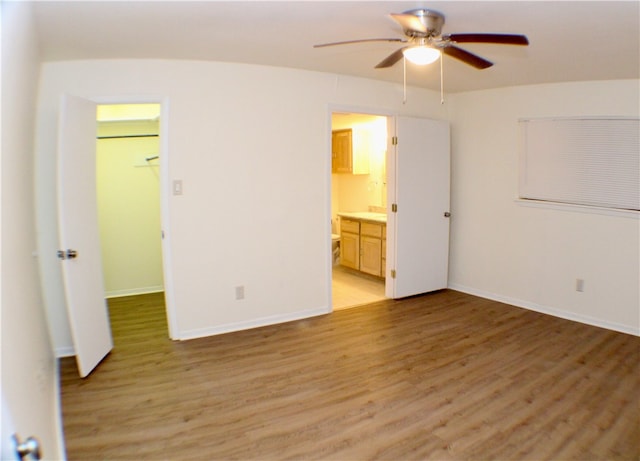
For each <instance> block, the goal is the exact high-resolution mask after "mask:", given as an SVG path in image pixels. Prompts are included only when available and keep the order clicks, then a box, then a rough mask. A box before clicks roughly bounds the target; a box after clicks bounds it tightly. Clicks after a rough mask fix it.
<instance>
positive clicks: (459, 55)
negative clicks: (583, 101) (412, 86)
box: [314, 9, 529, 69]
mask: <svg viewBox="0 0 640 461" xmlns="http://www.w3.org/2000/svg"><path fill="white" fill-rule="evenodd" d="M390 16H391V18H392V19H394V20H395V21H396V22H397V23H398V24H400V26H402V29H403V31H404V35H405V36H406V37H405V38H370V39H362V40H347V41H342V42H332V43H323V44H319V45H314V48H322V47H327V46H335V45H347V44H352V43H363V42H400V43H406V44H407V45H406V46H403V47H402V48H400V49H398V50H396V51H394V52H393V53H391V54H390V55H389V56H387V57H386V58H384V59H383V60H382V61H380V62H379V63H378V65H376V66H375V67H376V69H381V68H385V67H391V66H393V65H394V64H395V63H397V62H398V61H399V60H400V59H402V58H403V57H404V58H406V59H408V60H409V61H411V62H414V63H416V64H430V63H432V62H434V61H436V60H437V59H438V58H439V57H440V55H441V53H444V54H446V55H447V56H451V57H452V58H455V59H458V60H460V61H462V62H464V63H466V64H469V65H470V66H473V67H475V68H476V69H486V68H488V67H491V66H493V63H492V62H491V61H488V60H486V59H484V58H482V57H480V56H478V55H476V54H473V53H470V52H468V51H466V50H463V49H462V48H459V47H458V46H456V45H457V44H459V43H491V44H497V45H528V44H529V40H528V39H527V37H526V36H524V35H515V34H483V33H471V34H447V35H442V26H443V25H444V15H443V14H442V13H439V12H437V11H433V10H426V9H414V10H409V11H405V12H404V13H400V14H397V13H392V14H391V15H390Z"/></svg>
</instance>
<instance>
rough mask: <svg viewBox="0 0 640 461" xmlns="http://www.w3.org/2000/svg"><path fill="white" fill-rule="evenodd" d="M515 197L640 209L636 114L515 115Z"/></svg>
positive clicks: (638, 123)
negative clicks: (518, 148) (517, 122)
mask: <svg viewBox="0 0 640 461" xmlns="http://www.w3.org/2000/svg"><path fill="white" fill-rule="evenodd" d="M520 134H521V152H520V191H519V193H520V198H522V199H533V200H546V201H551V202H561V203H571V204H578V205H590V206H597V207H607V208H618V209H625V210H640V120H639V119H631V118H582V119H577V118H571V119H529V120H520Z"/></svg>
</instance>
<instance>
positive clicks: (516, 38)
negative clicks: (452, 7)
mask: <svg viewBox="0 0 640 461" xmlns="http://www.w3.org/2000/svg"><path fill="white" fill-rule="evenodd" d="M442 38H443V39H444V40H451V41H454V42H457V43H496V44H499V45H528V44H529V40H528V39H527V37H526V36H525V35H515V34H449V35H443V36H442Z"/></svg>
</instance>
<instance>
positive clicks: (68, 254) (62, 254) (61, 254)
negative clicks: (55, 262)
mask: <svg viewBox="0 0 640 461" xmlns="http://www.w3.org/2000/svg"><path fill="white" fill-rule="evenodd" d="M56 254H57V255H58V259H62V260H64V259H73V258H77V257H78V252H77V251H76V250H71V249H69V250H67V251H64V250H58V251H57V253H56Z"/></svg>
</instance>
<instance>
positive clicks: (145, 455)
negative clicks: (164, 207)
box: [61, 290, 640, 460]
mask: <svg viewBox="0 0 640 461" xmlns="http://www.w3.org/2000/svg"><path fill="white" fill-rule="evenodd" d="M109 304H110V313H111V319H112V328H113V336H114V343H115V348H114V350H113V351H112V352H111V353H110V354H109V356H107V358H106V359H105V360H104V362H103V363H102V364H100V365H99V367H98V369H97V370H96V372H94V373H93V374H92V375H91V376H89V377H88V378H86V379H81V378H79V377H78V374H77V369H76V366H75V361H74V359H73V358H66V359H62V360H61V381H62V383H61V388H62V408H63V418H64V431H65V438H66V446H67V451H68V457H69V459H70V460H85V459H114V460H115V459H127V460H128V459H131V460H133V459H135V460H138V459H149V460H156V459H171V460H181V459H185V460H186V459H207V460H216V459H217V460H227V459H239V460H300V459H305V460H307V459H313V460H365V459H367V460H368V459H372V460H373V459H380V460H413V459H436V460H462V459H465V460H476V459H477V460H488V459H490V460H520V459H522V460H534V459H535V460H540V459H550V460H552V459H553V460H556V459H563V460H564V459H567V460H569V459H575V460H587V459H588V460H605V459H606V460H617V459H620V460H638V459H640V338H638V337H635V336H630V335H625V334H622V333H616V332H612V331H608V330H604V329H600V328H595V327H591V326H587V325H582V324H579V323H575V322H570V321H566V320H561V319H557V318H553V317H550V316H546V315H542V314H538V313H534V312H530V311H527V310H524V309H518V308H515V307H512V306H508V305H505V304H501V303H497V302H494V301H489V300H485V299H481V298H477V297H474V296H470V295H466V294H462V293H458V292H454V291H449V290H444V291H441V292H437V293H432V294H428V295H425V296H419V297H414V298H408V299H404V300H400V301H394V300H385V301H381V302H378V303H375V304H371V305H367V306H363V307H357V308H353V309H348V310H342V311H337V312H334V313H333V314H330V315H326V316H322V317H316V318H313V319H308V320H302V321H297V322H291V323H287V324H282V325H274V326H269V327H264V328H258V329H253V330H248V331H242V332H237V333H230V334H225V335H220V336H215V337H209V338H202V339H196V340H191V341H185V342H173V341H170V340H169V339H168V338H167V328H166V320H165V311H164V304H163V298H162V294H151V295H143V296H135V297H133V296H132V297H127V298H118V299H113V300H111V301H110V303H109Z"/></svg>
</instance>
